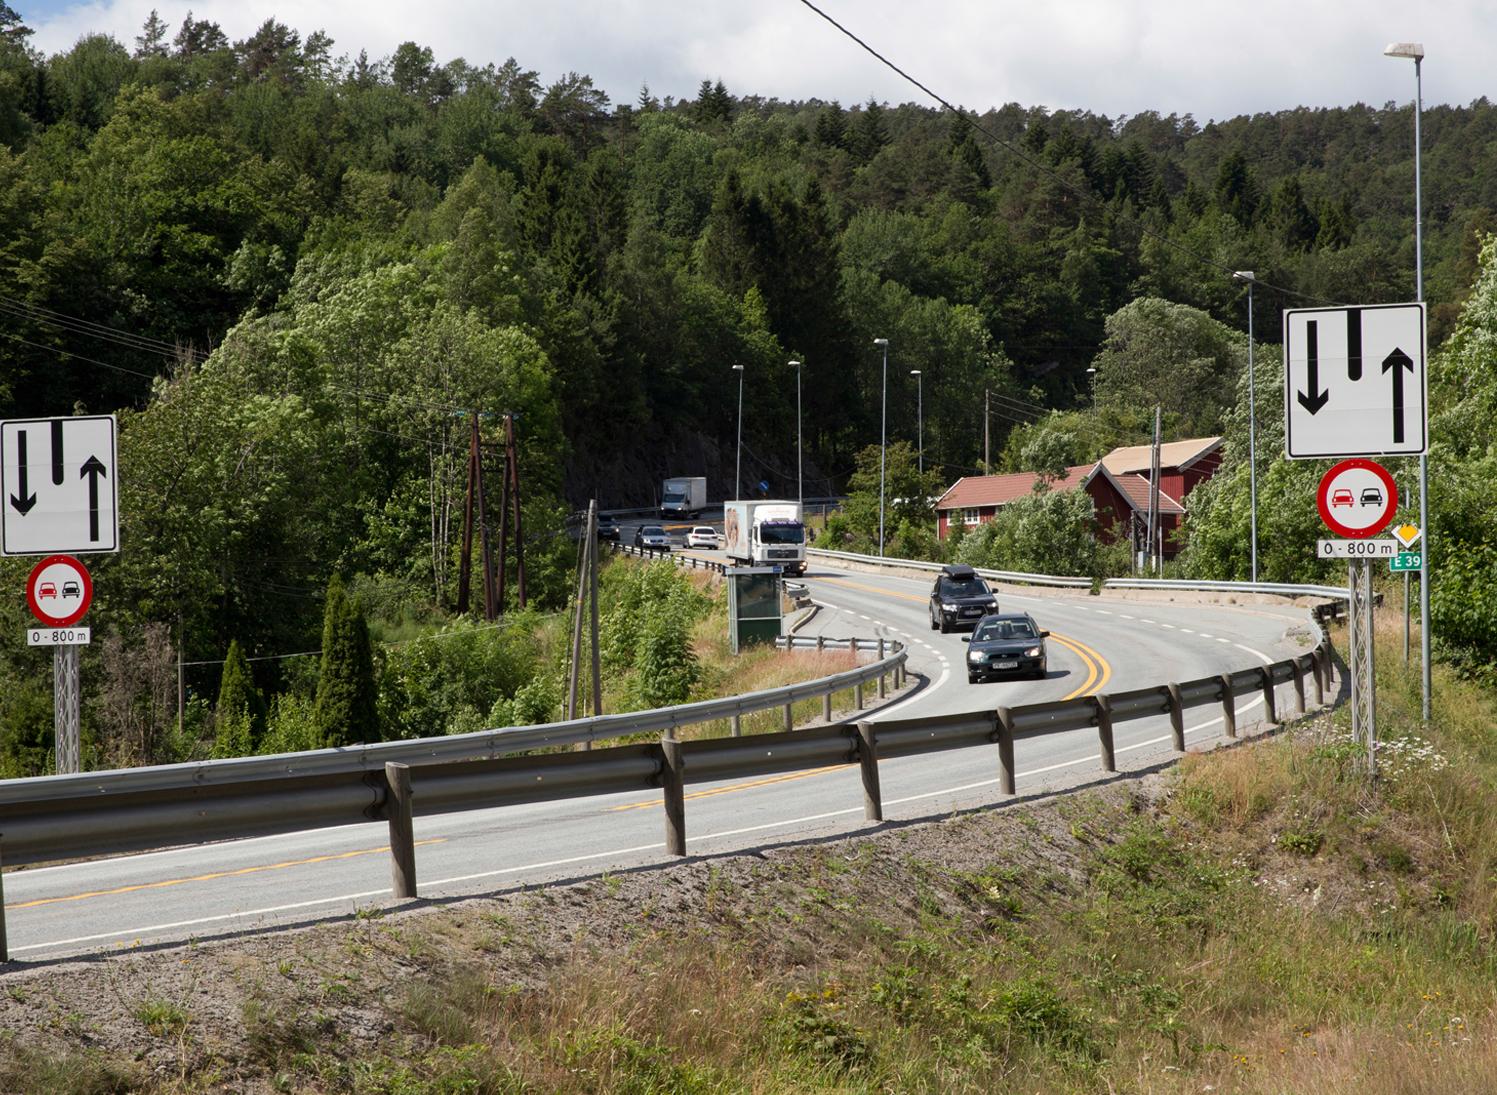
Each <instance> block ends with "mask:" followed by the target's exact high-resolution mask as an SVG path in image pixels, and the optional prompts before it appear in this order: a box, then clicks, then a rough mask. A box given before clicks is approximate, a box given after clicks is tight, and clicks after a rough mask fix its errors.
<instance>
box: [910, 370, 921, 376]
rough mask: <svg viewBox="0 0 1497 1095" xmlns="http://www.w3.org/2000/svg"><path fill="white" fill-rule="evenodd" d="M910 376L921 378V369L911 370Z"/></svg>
mask: <svg viewBox="0 0 1497 1095" xmlns="http://www.w3.org/2000/svg"><path fill="white" fill-rule="evenodd" d="M910 375H911V376H919V375H920V370H919V369H911V370H910Z"/></svg>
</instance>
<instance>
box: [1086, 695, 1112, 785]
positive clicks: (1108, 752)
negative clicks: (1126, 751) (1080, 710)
mask: <svg viewBox="0 0 1497 1095" xmlns="http://www.w3.org/2000/svg"><path fill="white" fill-rule="evenodd" d="M1092 702H1093V703H1095V704H1096V705H1097V740H1098V741H1099V742H1100V743H1101V745H1102V771H1104V772H1116V771H1117V770H1118V761H1117V755H1116V754H1115V753H1114V752H1113V748H1112V697H1111V696H1103V695H1096V696H1093V697H1092Z"/></svg>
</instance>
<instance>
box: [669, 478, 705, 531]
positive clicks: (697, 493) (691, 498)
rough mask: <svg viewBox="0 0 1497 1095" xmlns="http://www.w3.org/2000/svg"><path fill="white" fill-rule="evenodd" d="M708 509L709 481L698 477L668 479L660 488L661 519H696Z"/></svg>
mask: <svg viewBox="0 0 1497 1095" xmlns="http://www.w3.org/2000/svg"><path fill="white" fill-rule="evenodd" d="M706 508H707V480H706V479H705V478H704V477H702V476H700V475H698V476H694V477H691V478H684V479H667V480H666V481H665V483H664V484H663V485H662V486H661V488H660V518H661V520H664V519H665V518H667V517H696V516H697V515H699V514H700V513H701V512H702V511H703V510H704V509H706Z"/></svg>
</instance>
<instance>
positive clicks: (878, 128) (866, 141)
mask: <svg viewBox="0 0 1497 1095" xmlns="http://www.w3.org/2000/svg"><path fill="white" fill-rule="evenodd" d="M888 143H889V132H888V130H887V129H885V128H884V108H883V107H881V106H879V105H878V101H877V100H875V99H869V100H868V105H867V106H865V107H864V108H863V113H861V114H859V115H858V120H857V121H855V122H853V124H852V129H851V130H850V131H849V132H848V134H847V151H848V152H849V153H851V154H852V160H853V163H855V164H857V165H858V166H860V167H861V166H862V165H863V164H866V163H868V162H869V161H871V160H872V159H873V157H875V156H877V155H878V154H879V150H880V149H882V148H883V147H884V145H886V144H888Z"/></svg>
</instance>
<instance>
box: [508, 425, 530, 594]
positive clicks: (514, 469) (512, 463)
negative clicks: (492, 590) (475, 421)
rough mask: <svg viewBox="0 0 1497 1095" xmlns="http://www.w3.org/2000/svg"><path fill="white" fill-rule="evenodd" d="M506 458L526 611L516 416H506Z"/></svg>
mask: <svg viewBox="0 0 1497 1095" xmlns="http://www.w3.org/2000/svg"><path fill="white" fill-rule="evenodd" d="M504 457H505V460H504V462H505V464H506V465H507V466H508V469H509V478H510V481H511V483H510V485H511V487H512V488H513V490H512V492H511V496H512V498H513V499H514V507H515V593H516V594H517V595H518V596H519V598H520V611H521V612H523V611H525V528H524V526H523V525H522V524H521V522H520V450H519V449H518V448H517V447H516V446H515V416H514V415H512V414H507V415H505V416H504Z"/></svg>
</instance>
